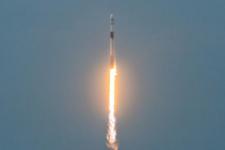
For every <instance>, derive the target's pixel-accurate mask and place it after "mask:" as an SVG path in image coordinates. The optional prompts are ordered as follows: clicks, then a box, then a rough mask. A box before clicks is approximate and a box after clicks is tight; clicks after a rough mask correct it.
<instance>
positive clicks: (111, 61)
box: [109, 14, 116, 68]
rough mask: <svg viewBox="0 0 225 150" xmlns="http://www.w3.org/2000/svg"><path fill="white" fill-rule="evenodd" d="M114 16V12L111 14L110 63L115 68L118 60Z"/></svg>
mask: <svg viewBox="0 0 225 150" xmlns="http://www.w3.org/2000/svg"><path fill="white" fill-rule="evenodd" d="M114 24H115V20H114V16H113V14H111V15H110V39H109V63H110V67H111V68H113V67H115V65H116V60H115V48H114V36H115V34H114V28H113V27H114Z"/></svg>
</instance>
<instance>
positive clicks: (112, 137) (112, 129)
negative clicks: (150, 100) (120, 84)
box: [106, 66, 118, 150]
mask: <svg viewBox="0 0 225 150" xmlns="http://www.w3.org/2000/svg"><path fill="white" fill-rule="evenodd" d="M109 77H110V80H109V114H108V131H107V137H106V138H107V146H108V148H109V149H111V150H118V145H117V139H116V134H117V132H116V117H115V81H116V67H115V66H114V67H112V68H110V72H109Z"/></svg>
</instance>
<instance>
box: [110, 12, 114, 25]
mask: <svg viewBox="0 0 225 150" xmlns="http://www.w3.org/2000/svg"><path fill="white" fill-rule="evenodd" d="M110 24H112V25H113V24H114V16H113V14H110Z"/></svg>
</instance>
